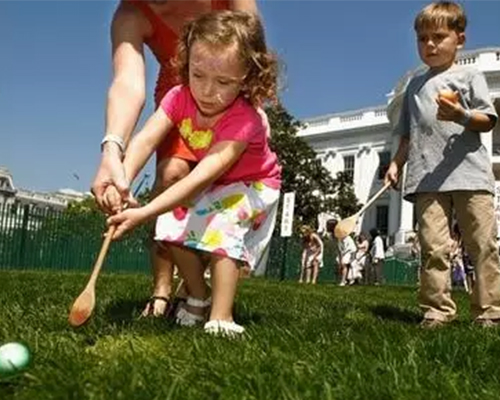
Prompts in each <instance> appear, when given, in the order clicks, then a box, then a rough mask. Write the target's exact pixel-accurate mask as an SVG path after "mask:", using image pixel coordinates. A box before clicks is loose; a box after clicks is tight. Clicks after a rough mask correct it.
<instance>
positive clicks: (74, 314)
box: [68, 225, 116, 327]
mask: <svg viewBox="0 0 500 400" xmlns="http://www.w3.org/2000/svg"><path fill="white" fill-rule="evenodd" d="M115 231H116V225H111V226H110V227H109V229H108V232H107V233H106V237H105V238H104V242H103V243H102V246H101V251H100V252H99V256H98V257H97V261H96V263H95V264H94V269H93V270H92V273H91V274H90V278H89V282H88V283H87V286H85V289H83V292H82V293H81V294H80V296H78V297H77V299H76V300H75V302H74V303H73V306H72V307H71V311H70V313H69V316H68V321H69V323H70V325H71V326H74V327H78V326H81V325H83V324H84V323H85V322H87V320H88V319H89V318H90V316H91V315H92V311H94V306H95V284H96V281H97V277H98V276H99V272H101V267H102V264H103V262H104V258H105V257H106V254H107V252H108V249H109V245H110V244H111V240H112V238H113V235H114V234H115Z"/></svg>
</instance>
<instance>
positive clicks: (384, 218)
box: [375, 206, 389, 236]
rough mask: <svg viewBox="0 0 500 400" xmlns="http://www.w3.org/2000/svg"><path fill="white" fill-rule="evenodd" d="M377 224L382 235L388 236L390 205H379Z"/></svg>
mask: <svg viewBox="0 0 500 400" xmlns="http://www.w3.org/2000/svg"><path fill="white" fill-rule="evenodd" d="M375 226H376V227H377V229H378V230H379V232H380V233H381V234H382V235H384V236H387V231H388V228H389V206H377V220H376V225H375Z"/></svg>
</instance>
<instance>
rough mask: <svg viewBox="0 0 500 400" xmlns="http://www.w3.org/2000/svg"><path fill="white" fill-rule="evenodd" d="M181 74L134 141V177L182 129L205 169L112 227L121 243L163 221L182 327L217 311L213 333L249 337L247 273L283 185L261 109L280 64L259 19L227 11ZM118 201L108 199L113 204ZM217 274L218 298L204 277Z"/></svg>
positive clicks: (205, 28) (209, 18)
mask: <svg viewBox="0 0 500 400" xmlns="http://www.w3.org/2000/svg"><path fill="white" fill-rule="evenodd" d="M177 64H178V67H179V73H180V77H181V85H180V86H176V87H174V88H173V89H171V90H170V91H169V92H168V93H167V94H166V96H165V97H164V98H163V100H162V101H161V105H160V107H159V108H158V110H157V111H156V112H155V113H154V114H153V115H152V116H151V117H150V118H149V120H148V121H147V122H146V124H145V126H144V128H143V129H142V131H141V132H139V133H138V134H137V135H136V136H135V137H134V139H133V140H132V142H131V143H130V146H129V148H128V149H127V153H126V155H125V160H124V167H125V171H126V175H127V178H128V179H129V180H130V181H132V180H133V179H134V178H135V177H136V176H137V174H138V173H139V171H140V170H141V169H142V168H143V167H144V165H145V164H146V162H147V160H148V159H149V157H150V156H151V155H152V154H153V153H154V151H155V149H156V148H157V147H158V146H159V145H161V143H162V141H164V140H165V138H166V137H167V135H168V132H169V131H170V130H171V129H172V128H173V127H174V126H175V127H177V128H178V129H179V132H180V134H181V136H182V137H183V138H184V141H185V142H186V144H187V145H188V146H189V148H190V149H191V150H192V152H193V154H194V155H195V156H196V159H197V165H196V167H195V168H194V169H193V170H192V171H191V173H190V174H189V175H188V176H186V177H185V178H184V179H182V180H181V181H179V182H177V183H175V184H173V185H172V186H171V187H169V188H168V189H166V190H165V191H164V192H163V193H162V194H160V195H159V196H157V197H156V198H155V199H154V200H152V201H151V202H150V203H149V204H147V205H146V206H144V207H140V208H135V209H128V210H125V211H123V212H121V213H119V214H117V215H115V216H113V217H110V218H109V220H108V223H109V224H110V225H113V224H114V225H116V227H117V228H116V233H115V235H114V238H119V237H121V236H122V235H123V234H124V233H125V232H127V231H129V230H131V229H133V228H134V227H135V226H137V225H139V224H142V223H144V222H146V221H150V220H153V219H154V218H156V217H158V216H159V218H158V220H157V223H156V237H155V239H156V240H157V241H160V242H162V243H163V244H169V248H170V251H171V253H172V255H173V257H174V261H175V264H176V265H177V266H178V268H179V271H180V273H181V275H182V277H183V278H184V281H185V283H186V286H187V289H188V292H189V294H190V296H189V297H188V299H187V302H186V305H185V306H184V308H182V309H180V310H179V312H178V314H177V321H178V323H180V324H181V325H194V324H196V323H198V322H201V321H204V320H205V316H206V315H207V311H208V309H209V307H210V306H211V308H210V313H209V321H208V322H207V323H206V324H205V330H206V331H208V332H212V333H227V334H236V333H241V332H243V331H244V328H243V327H241V326H240V325H237V324H236V323H235V322H234V321H233V316H232V308H233V303H234V297H235V294H236V286H237V283H238V277H239V267H240V266H241V265H245V264H246V265H248V266H250V267H251V268H253V267H254V266H255V265H256V264H257V262H258V261H259V258H260V256H261V254H262V252H263V250H264V249H265V248H266V245H267V244H268V242H269V240H270V238H271V235H272V231H273V228H274V223H275V219H276V211H277V205H278V198H279V189H280V183H281V168H280V166H279V165H278V162H277V157H276V155H275V154H274V153H273V152H272V151H271V150H270V149H269V145H268V133H269V125H268V122H267V118H266V116H265V113H264V112H263V111H262V110H261V109H260V108H259V107H260V106H261V105H262V103H263V102H265V101H266V100H275V99H276V78H277V63H276V59H275V57H274V56H273V55H272V54H271V53H270V52H269V51H268V50H267V47H266V43H265V38H264V31H263V28H262V25H261V23H260V20H259V18H258V17H257V16H255V15H252V14H248V13H244V12H232V11H221V12H214V13H211V14H207V15H204V16H202V17H200V18H198V19H197V20H194V21H193V22H191V23H190V24H188V25H187V26H186V28H185V30H184V32H183V34H182V37H181V40H180V43H179V49H178V57H177ZM114 194H115V193H114V192H113V191H112V190H110V191H109V192H108V194H107V197H108V199H109V201H111V198H112V196H114ZM170 244H174V246H170ZM207 256H208V257H207ZM207 265H210V266H211V267H212V271H211V277H212V292H211V293H210V288H209V286H208V285H207V284H206V282H205V280H204V277H203V274H204V271H205V267H206V266H207Z"/></svg>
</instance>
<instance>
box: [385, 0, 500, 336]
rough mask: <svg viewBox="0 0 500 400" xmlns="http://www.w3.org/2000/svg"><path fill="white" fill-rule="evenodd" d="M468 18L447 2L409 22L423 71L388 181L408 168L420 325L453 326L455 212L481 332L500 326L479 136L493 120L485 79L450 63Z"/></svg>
mask: <svg viewBox="0 0 500 400" xmlns="http://www.w3.org/2000/svg"><path fill="white" fill-rule="evenodd" d="M466 24H467V19H466V16H465V13H464V11H463V9H462V8H461V7H460V6H459V5H458V4H456V3H453V2H447V1H446V2H445V1H443V2H437V3H432V4H430V5H428V6H426V7H425V8H424V9H423V10H422V11H421V12H420V13H419V14H418V15H417V17H416V19H415V31H416V34H417V42H418V51H419V55H420V57H421V59H422V61H423V62H424V63H425V64H426V65H427V66H428V67H429V69H428V70H427V71H426V72H425V73H423V74H421V75H419V76H416V77H414V78H413V79H412V80H411V81H410V83H409V84H408V87H407V89H406V92H405V95H404V99H403V104H402V110H401V116H400V120H399V123H398V125H397V126H396V128H395V134H396V135H399V136H400V143H399V148H398V151H397V153H396V155H395V156H394V158H393V160H392V161H391V164H390V166H389V169H388V171H387V174H386V176H385V180H386V182H391V183H392V184H393V185H394V184H396V183H397V181H398V178H399V175H400V173H401V171H402V168H403V166H404V164H405V163H406V162H408V167H407V177H406V182H405V198H406V199H407V200H410V201H413V202H415V207H416V214H417V222H418V224H419V240H420V243H421V251H422V265H423V270H422V275H421V286H420V296H419V297H420V307H421V308H422V310H423V312H424V319H423V321H422V326H423V327H426V328H434V327H438V326H441V325H443V324H445V323H446V322H449V321H451V320H453V319H454V318H455V316H456V305H455V303H454V302H453V300H452V298H451V287H450V248H449V243H450V239H451V236H450V227H451V226H452V217H453V209H455V213H456V218H457V222H458V225H459V227H460V230H461V232H462V235H463V239H464V243H465V246H466V249H467V251H468V253H469V254H470V256H471V258H472V263H473V265H474V266H475V268H476V276H477V285H476V287H475V289H474V291H473V293H472V298H471V308H472V316H473V318H474V319H475V321H476V322H477V323H478V324H480V325H482V326H487V327H489V326H495V325H497V324H498V323H499V322H500V270H499V263H500V260H499V255H498V248H497V242H496V234H497V228H496V222H495V220H496V219H495V215H494V204H493V193H494V176H493V173H492V168H491V164H490V161H489V157H488V153H487V151H486V149H485V147H484V146H483V145H482V144H481V140H480V132H487V131H490V130H492V129H493V127H494V126H495V123H496V120H497V115H496V112H495V109H494V107H493V105H492V103H491V99H490V98H489V93H488V88H487V85H486V81H485V79H484V76H483V75H482V74H481V73H480V72H479V71H477V70H476V69H474V68H471V67H468V66H459V65H457V64H455V58H456V53H457V50H458V49H460V48H462V47H463V44H464V43H465V27H466Z"/></svg>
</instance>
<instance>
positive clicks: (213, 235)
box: [201, 229, 223, 247]
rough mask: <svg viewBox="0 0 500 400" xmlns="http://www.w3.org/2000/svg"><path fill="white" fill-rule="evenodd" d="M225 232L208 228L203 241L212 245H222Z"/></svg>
mask: <svg viewBox="0 0 500 400" xmlns="http://www.w3.org/2000/svg"><path fill="white" fill-rule="evenodd" d="M222 239H223V234H222V232H221V231H219V230H217V231H216V230H213V229H207V231H206V232H205V234H204V235H203V238H202V239H201V242H202V243H204V244H205V245H207V246H210V247H220V245H221V244H222Z"/></svg>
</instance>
